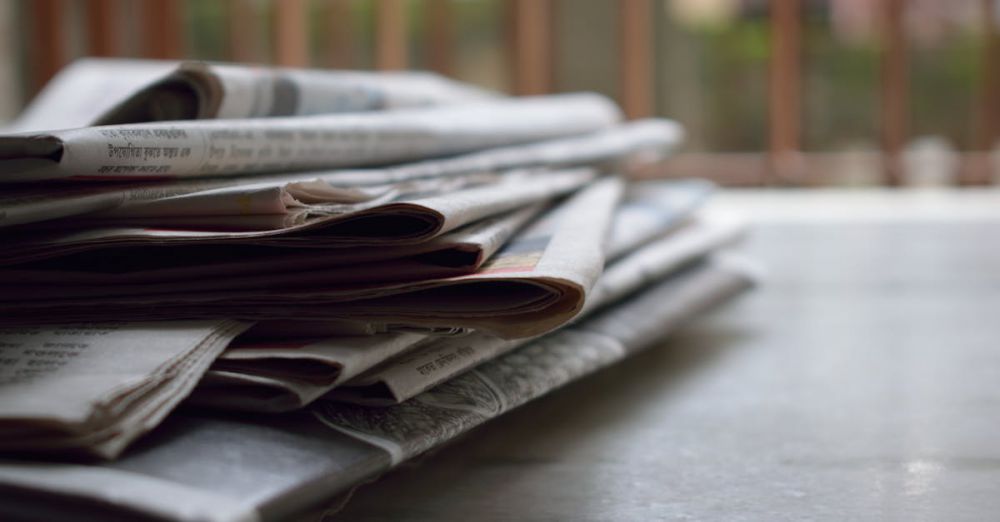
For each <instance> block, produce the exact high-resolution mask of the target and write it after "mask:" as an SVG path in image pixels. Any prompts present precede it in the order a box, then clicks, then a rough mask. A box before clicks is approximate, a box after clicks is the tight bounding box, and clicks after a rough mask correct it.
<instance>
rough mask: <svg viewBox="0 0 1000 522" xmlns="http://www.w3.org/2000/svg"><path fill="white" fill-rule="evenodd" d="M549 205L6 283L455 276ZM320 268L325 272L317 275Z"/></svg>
mask: <svg viewBox="0 0 1000 522" xmlns="http://www.w3.org/2000/svg"><path fill="white" fill-rule="evenodd" d="M547 207H548V203H547V202H544V203H536V204H533V205H529V206H527V207H524V208H520V209H518V210H515V211H512V212H508V213H505V214H500V215H497V216H491V217H487V218H484V219H481V220H479V221H476V222H473V223H471V224H469V225H465V226H463V227H461V228H458V229H456V230H454V231H452V232H448V233H446V234H442V235H440V236H438V237H436V238H434V239H431V240H429V241H425V242H423V243H417V244H414V245H402V246H397V247H358V248H351V249H277V251H276V250H275V249H273V248H268V247H254V246H250V247H228V248H227V247H223V248H222V249H209V248H202V249H200V251H195V252H187V251H186V252H184V253H183V254H178V255H171V256H162V255H156V254H158V252H153V253H151V254H152V255H141V254H140V253H138V252H136V253H135V254H126V255H124V256H120V255H118V254H116V253H109V252H98V253H97V254H96V255H83V256H70V257H69V258H65V259H58V260H54V261H51V262H48V263H44V262H40V263H34V264H29V265H27V267H25V268H21V267H10V268H6V269H0V289H3V288H5V287H6V288H12V287H15V286H17V285H36V287H38V286H41V287H42V288H45V287H52V286H58V287H59V288H60V292H64V291H66V292H68V291H69V289H70V288H74V287H81V288H82V287H84V286H87V287H90V288H92V289H93V292H94V293H107V291H108V286H115V287H121V288H123V289H124V288H125V287H126V286H131V287H134V288H135V289H136V291H139V292H149V291H153V290H154V289H155V288H156V287H155V286H152V285H155V284H167V283H175V284H180V285H184V288H197V289H199V290H205V289H220V288H241V287H242V288H246V287H250V288H252V287H255V286H256V287H262V286H264V285H265V283H267V282H268V281H272V282H273V281H275V280H274V279H267V278H266V277H263V276H267V275H272V276H273V275H275V274H283V276H281V275H279V276H278V277H285V278H286V279H287V281H289V284H294V283H295V282H297V281H300V280H301V279H300V278H303V277H319V278H320V279H322V280H324V281H329V282H354V283H374V282H387V281H412V280H415V279H428V278H432V277H435V278H440V277H452V276H457V275H461V274H469V273H472V272H475V271H476V270H478V269H479V268H480V267H481V266H482V264H483V263H485V262H486V260H488V259H489V258H490V257H492V256H493V254H494V253H496V252H497V250H499V249H500V247H501V246H503V245H504V244H506V243H507V241H509V240H510V238H511V237H513V236H514V234H515V233H517V231H519V230H521V228H522V227H524V225H525V224H527V223H528V222H529V221H530V220H531V219H533V218H535V217H536V216H538V215H539V214H540V213H541V212H542V211H543V210H544V209H545V208H547ZM175 254H176V253H175ZM316 271H322V274H314V275H312V276H310V275H309V274H313V273H314V272H316ZM142 285H145V286H142ZM100 288H103V290H100ZM163 288H169V287H163ZM178 288H179V287H178ZM60 295H64V296H65V295H67V294H65V293H61V294H60Z"/></svg>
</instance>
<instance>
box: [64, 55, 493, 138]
mask: <svg viewBox="0 0 1000 522" xmlns="http://www.w3.org/2000/svg"><path fill="white" fill-rule="evenodd" d="M497 97H498V95H497V94H496V93H493V92H490V91H487V90H485V89H481V88H478V87H473V86H471V85H466V84H462V83H459V82H456V81H453V80H449V79H447V78H444V77H442V76H438V75H436V74H432V73H427V72H412V71H389V72H360V71H327V70H319V69H290V68H277V67H265V66H248V65H238V64H225V63H205V62H184V63H181V64H180V65H179V66H177V67H176V68H175V69H174V70H172V71H170V73H169V74H167V75H165V76H163V77H162V78H160V79H158V80H157V81H155V82H154V83H152V84H151V85H148V86H146V87H145V88H143V89H141V90H138V91H137V92H135V93H134V94H133V95H132V96H130V97H128V98H127V99H125V100H123V101H122V102H120V103H119V104H117V105H116V106H115V107H113V108H110V109H109V110H108V111H107V112H106V113H105V114H103V115H102V116H101V117H100V118H97V120H96V121H95V122H94V123H95V124H97V125H114V124H123V123H143V122H150V121H162V120H193V119H216V118H220V119H225V118H260V117H273V116H296V115H310V114H329V113H342V112H363V111H378V110H391V109H399V108H407V107H423V106H431V105H450V104H458V103H468V102H475V101H482V100H484V99H490V98H497ZM50 128H51V127H50Z"/></svg>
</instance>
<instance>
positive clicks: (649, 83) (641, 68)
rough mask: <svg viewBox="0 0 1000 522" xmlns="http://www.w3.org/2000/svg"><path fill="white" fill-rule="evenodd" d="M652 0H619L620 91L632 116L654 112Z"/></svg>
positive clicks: (627, 110) (622, 100) (626, 109)
mask: <svg viewBox="0 0 1000 522" xmlns="http://www.w3.org/2000/svg"><path fill="white" fill-rule="evenodd" d="M652 16H653V12H652V6H651V3H650V0H619V2H618V42H619V43H618V55H619V59H618V61H619V67H620V70H619V75H620V76H619V81H618V84H619V93H620V96H621V103H622V109H624V111H625V115H626V116H627V117H629V118H643V117H647V116H650V115H652V114H653V74H652V66H653V35H652Z"/></svg>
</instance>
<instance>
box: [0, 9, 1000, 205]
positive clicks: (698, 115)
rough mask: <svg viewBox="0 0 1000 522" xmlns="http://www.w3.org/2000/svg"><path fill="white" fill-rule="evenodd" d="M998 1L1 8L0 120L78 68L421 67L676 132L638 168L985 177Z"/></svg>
mask: <svg viewBox="0 0 1000 522" xmlns="http://www.w3.org/2000/svg"><path fill="white" fill-rule="evenodd" d="M998 27H1000V0H947V1H945V0H825V1H818V0H817V1H805V0H802V1H799V0H228V1H221V0H220V1H210V0H132V1H129V0H0V120H7V119H10V118H12V117H13V116H14V115H16V113H17V111H18V110H20V108H21V107H22V106H23V105H24V103H25V102H26V101H27V100H28V99H29V98H30V97H31V96H32V95H33V94H34V93H35V92H37V91H38V89H39V88H40V87H41V86H42V85H43V84H44V82H45V81H46V80H48V78H50V77H51V76H52V75H53V74H54V73H55V72H56V71H57V70H58V69H59V68H60V67H62V66H63V65H64V64H66V63H68V62H70V61H72V60H73V59H74V58H77V57H81V56H127V57H148V58H171V59H199V60H225V61H239V62H255V63H273V64H280V65H286V66H295V67H328V68H347V69H406V68H413V69H428V70H433V71H437V72H440V73H442V74H446V75H449V76H452V77H455V78H457V79H459V80H463V81H468V82H472V83H476V84H479V85H483V86H486V87H490V88H494V89H497V90H501V91H506V92H510V93H514V94H537V93H548V92H564V91H579V90H593V91H598V92H602V93H605V94H607V95H609V96H612V97H614V98H615V99H617V100H618V102H619V103H620V104H621V105H622V107H623V108H624V109H625V111H626V113H627V114H628V116H629V117H633V118H638V117H645V116H665V117H670V118H674V119H677V120H679V121H680V122H681V123H682V124H683V125H684V126H685V127H686V129H687V131H688V138H687V142H686V145H685V148H684V150H683V153H682V154H680V155H678V156H677V157H676V158H674V159H672V160H671V161H670V162H668V163H667V164H665V165H661V166H657V167H656V168H655V169H651V170H650V172H648V173H647V174H648V175H650V176H670V175H686V176H705V177H708V178H711V179H714V180H717V181H719V182H721V183H724V184H728V185H742V186H785V185H794V186H829V185H834V186H844V185H852V186H859V185H860V186H873V185H889V186H900V185H903V186H909V185H918V186H939V185H948V186H952V185H958V186H964V185H984V184H993V183H994V182H995V181H996V180H997V179H998V178H1000V141H998V140H1000V36H998Z"/></svg>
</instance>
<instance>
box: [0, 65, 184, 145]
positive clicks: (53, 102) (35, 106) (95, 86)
mask: <svg viewBox="0 0 1000 522" xmlns="http://www.w3.org/2000/svg"><path fill="white" fill-rule="evenodd" d="M177 65H178V62H176V61H168V60H162V61H161V60H132V59H120V58H81V59H79V60H76V61H74V62H73V63H71V64H69V65H67V66H66V67H64V68H63V69H62V70H60V71H59V72H58V73H57V74H56V75H55V76H54V77H53V78H52V79H51V80H49V82H48V83H47V84H45V87H44V88H43V89H42V91H41V92H39V93H38V95H37V96H35V98H34V99H33V100H31V103H29V104H28V106H27V107H25V108H24V111H22V112H21V114H20V116H18V118H17V119H16V120H14V121H13V122H12V123H11V124H10V125H9V126H7V127H4V128H0V132H4V133H12V132H40V131H50V130H54V129H76V128H79V127H86V126H88V125H93V124H94V122H95V121H97V119H98V118H99V117H100V116H101V115H102V114H104V113H105V112H106V111H108V110H110V109H111V108H112V107H114V106H116V105H117V104H119V103H121V102H123V101H124V100H126V99H127V98H128V97H129V96H131V95H133V94H134V93H136V92H138V91H139V90H140V89H142V88H144V87H146V86H147V85H149V84H151V83H153V82H155V81H156V80H158V79H160V78H162V77H163V76H164V75H166V74H168V73H170V71H172V70H173V69H174V68H176V67H177Z"/></svg>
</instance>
